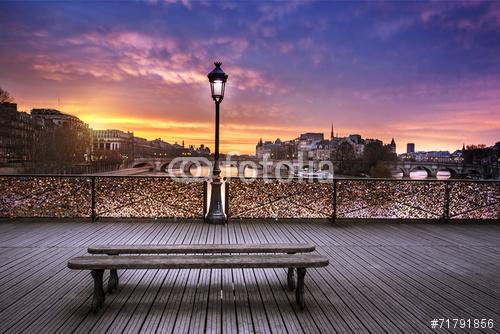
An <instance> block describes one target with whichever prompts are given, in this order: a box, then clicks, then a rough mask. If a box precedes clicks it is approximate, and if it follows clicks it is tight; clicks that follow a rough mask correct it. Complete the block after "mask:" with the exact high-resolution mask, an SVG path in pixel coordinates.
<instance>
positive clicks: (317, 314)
mask: <svg viewBox="0 0 500 334" xmlns="http://www.w3.org/2000/svg"><path fill="white" fill-rule="evenodd" d="M275 242H310V243H314V244H316V245H317V251H318V252H319V253H321V254H324V255H326V256H328V257H329V258H330V265H329V266H328V267H326V268H320V269H310V270H308V274H307V276H306V295H305V297H306V309H305V310H304V311H300V310H299V309H298V308H297V307H296V305H295V299H294V293H293V292H289V291H287V289H286V272H285V270H284V269H279V270H278V269H276V270H273V269H265V270H263V269H255V270H253V269H237V270H220V269H217V270H170V271H165V270H133V271H130V270H128V271H122V272H121V273H120V276H121V279H120V287H119V290H118V292H117V293H115V294H114V295H111V296H110V295H107V298H106V302H105V306H104V308H103V310H102V311H101V312H100V313H99V314H92V313H89V309H90V298H91V295H92V290H93V287H92V280H91V277H90V274H89V272H87V271H72V270H69V269H68V268H67V267H66V262H67V260H68V259H69V258H70V257H73V256H77V255H83V254H85V253H86V247H87V246H88V245H91V244H94V243H98V244H106V243H130V244H137V243H153V244H160V243H177V244H188V243H191V244H196V243H275ZM0 267H1V270H0V332H1V333H19V332H27V333H53V332H60V333H90V332H91V333H104V332H110V333H121V332H126V333H139V332H140V333H153V332H157V333H201V332H214V333H219V332H224V333H249V332H257V333H271V332H272V333H302V332H307V333H320V332H322V333H349V332H356V333H382V332H390V333H398V332H402V333H423V332H429V333H432V332H436V331H438V332H453V333H455V332H461V331H462V332H471V331H472V332H474V330H468V329H467V330H460V329H454V330H443V329H441V330H432V329H431V328H430V321H431V320H432V319H434V318H450V319H453V318H462V319H469V318H471V319H475V318H479V319H482V318H486V319H493V320H494V329H493V330H491V329H483V330H480V331H481V332H484V333H492V332H495V331H497V332H498V330H499V328H500V225H493V224H484V225H465V224H460V225H459V224H455V225H454V224H449V225H436V224H434V225H430V224H383V223H374V224H355V223H353V224H348V225H331V224H329V223H321V222H314V221H308V222H307V221H306V222H281V221H272V222H238V221H234V222H231V223H230V224H228V225H227V226H209V225H206V224H202V223H197V222H191V223H186V222H184V223H180V222H167V223H165V222H159V221H158V222H121V223H117V222H108V223H78V222H65V223H61V222H31V223H24V222H23V223H20V222H12V221H7V222H0ZM476 331H479V330H476Z"/></svg>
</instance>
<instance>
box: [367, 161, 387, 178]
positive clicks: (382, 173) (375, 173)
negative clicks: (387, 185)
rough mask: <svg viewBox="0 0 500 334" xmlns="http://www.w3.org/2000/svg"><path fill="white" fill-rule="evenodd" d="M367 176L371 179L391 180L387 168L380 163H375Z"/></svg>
mask: <svg viewBox="0 0 500 334" xmlns="http://www.w3.org/2000/svg"><path fill="white" fill-rule="evenodd" d="M369 174H370V176H371V177H376V178H391V177H392V173H391V170H390V169H389V167H387V166H385V165H384V164H383V163H382V162H380V161H379V162H377V164H376V165H375V166H373V167H371V168H370V171H369Z"/></svg>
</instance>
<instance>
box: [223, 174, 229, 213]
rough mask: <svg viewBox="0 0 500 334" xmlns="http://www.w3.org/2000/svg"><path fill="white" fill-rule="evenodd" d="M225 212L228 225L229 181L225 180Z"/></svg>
mask: <svg viewBox="0 0 500 334" xmlns="http://www.w3.org/2000/svg"><path fill="white" fill-rule="evenodd" d="M224 192H225V196H224V211H225V213H226V223H227V221H228V220H229V181H228V179H226V178H225V179H224Z"/></svg>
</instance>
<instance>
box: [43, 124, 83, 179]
mask: <svg viewBox="0 0 500 334" xmlns="http://www.w3.org/2000/svg"><path fill="white" fill-rule="evenodd" d="M90 144H91V135H90V131H88V129H85V128H82V127H81V126H79V125H76V124H71V123H66V124H62V125H56V126H52V127H50V128H46V129H43V130H41V131H39V132H38V133H37V135H36V139H35V142H34V145H33V163H34V165H33V168H34V169H35V172H42V173H58V172H64V171H66V170H67V169H68V168H70V167H72V166H74V165H75V164H78V163H81V162H84V161H85V154H86V153H87V150H88V148H89V147H90Z"/></svg>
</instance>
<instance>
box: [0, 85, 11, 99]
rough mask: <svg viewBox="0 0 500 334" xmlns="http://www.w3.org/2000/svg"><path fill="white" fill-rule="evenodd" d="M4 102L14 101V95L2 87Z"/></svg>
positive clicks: (0, 93) (0, 96)
mask: <svg viewBox="0 0 500 334" xmlns="http://www.w3.org/2000/svg"><path fill="white" fill-rule="evenodd" d="M4 102H9V103H12V102H14V97H13V96H12V95H10V93H9V92H8V91H6V90H4V89H2V87H0V103H4Z"/></svg>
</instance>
